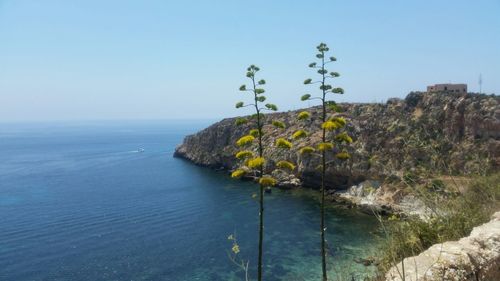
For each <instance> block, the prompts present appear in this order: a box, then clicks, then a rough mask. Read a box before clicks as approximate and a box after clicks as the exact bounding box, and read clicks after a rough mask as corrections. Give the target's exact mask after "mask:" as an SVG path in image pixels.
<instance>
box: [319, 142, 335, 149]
mask: <svg viewBox="0 0 500 281" xmlns="http://www.w3.org/2000/svg"><path fill="white" fill-rule="evenodd" d="M332 149H333V143H329V142H322V143H320V144H318V150H319V151H326V150H332Z"/></svg>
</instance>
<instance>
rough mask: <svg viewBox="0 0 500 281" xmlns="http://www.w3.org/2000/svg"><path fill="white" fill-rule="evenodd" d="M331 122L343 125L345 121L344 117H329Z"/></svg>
mask: <svg viewBox="0 0 500 281" xmlns="http://www.w3.org/2000/svg"><path fill="white" fill-rule="evenodd" d="M330 120H331V121H332V122H335V123H337V124H338V125H339V127H344V126H345V125H346V124H347V121H346V120H345V118H344V117H333V118H331V119H330Z"/></svg>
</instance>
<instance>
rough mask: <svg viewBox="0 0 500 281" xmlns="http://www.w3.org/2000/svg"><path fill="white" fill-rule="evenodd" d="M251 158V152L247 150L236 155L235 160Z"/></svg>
mask: <svg viewBox="0 0 500 281" xmlns="http://www.w3.org/2000/svg"><path fill="white" fill-rule="evenodd" d="M249 157H253V152H251V151H248V150H242V151H239V152H238V153H236V158H238V159H244V158H249Z"/></svg>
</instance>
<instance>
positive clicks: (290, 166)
mask: <svg viewBox="0 0 500 281" xmlns="http://www.w3.org/2000/svg"><path fill="white" fill-rule="evenodd" d="M276 166H278V168H280V169H288V170H290V171H293V170H295V165H294V164H292V163H291V162H288V161H279V162H278V163H276Z"/></svg>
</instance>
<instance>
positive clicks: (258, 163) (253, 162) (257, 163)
mask: <svg viewBox="0 0 500 281" xmlns="http://www.w3.org/2000/svg"><path fill="white" fill-rule="evenodd" d="M264 163H266V160H265V159H264V158H263V157H256V158H253V159H248V160H247V163H246V164H247V166H248V167H249V168H252V169H255V168H260V167H262V166H263V165H264Z"/></svg>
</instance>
